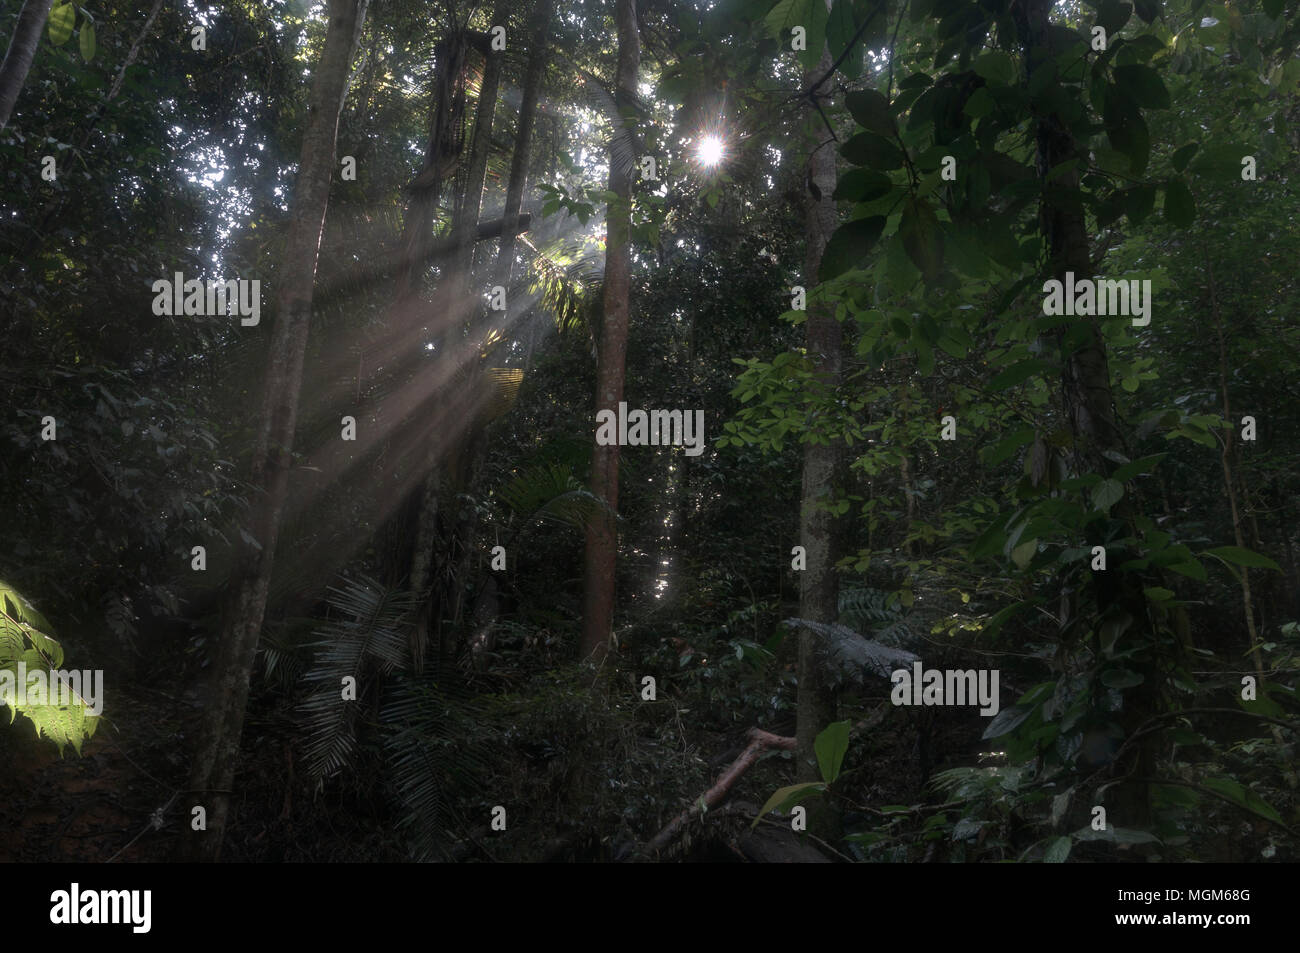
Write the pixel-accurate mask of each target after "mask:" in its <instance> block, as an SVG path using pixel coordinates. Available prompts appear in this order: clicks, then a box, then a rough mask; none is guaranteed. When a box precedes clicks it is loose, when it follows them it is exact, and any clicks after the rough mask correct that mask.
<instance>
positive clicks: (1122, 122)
mask: <svg viewBox="0 0 1300 953" xmlns="http://www.w3.org/2000/svg"><path fill="white" fill-rule="evenodd" d="M1102 121H1103V123H1104V124H1105V127H1106V138H1107V139H1108V140H1109V141H1110V145H1111V148H1112V149H1114V150H1115V151H1116V152H1122V153H1124V155H1126V156H1128V160H1129V167H1130V168H1131V170H1132V172H1133V174H1134V175H1141V174H1142V173H1143V172H1145V171H1146V167H1147V162H1148V161H1149V159H1150V157H1151V133H1150V131H1149V130H1148V129H1147V124H1146V120H1145V119H1143V118H1142V112H1141V110H1139V109H1138V107H1137V104H1136V103H1134V102H1133V100H1132V99H1131V98H1130V97H1129V96H1128V95H1126V94H1125V92H1124V91H1123V90H1122V89H1121V88H1120V87H1118V86H1110V87H1108V88H1107V90H1106V106H1105V108H1104V109H1103V110H1102Z"/></svg>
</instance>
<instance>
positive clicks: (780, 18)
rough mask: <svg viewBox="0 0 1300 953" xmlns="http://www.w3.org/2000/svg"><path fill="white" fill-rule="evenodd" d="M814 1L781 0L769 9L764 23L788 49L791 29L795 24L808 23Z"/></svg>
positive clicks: (804, 24)
mask: <svg viewBox="0 0 1300 953" xmlns="http://www.w3.org/2000/svg"><path fill="white" fill-rule="evenodd" d="M812 3H813V0H779V2H778V3H777V4H776V6H774V7H772V9H771V10H769V11H768V14H767V16H765V17H763V24H764V25H765V26H766V27H767V28H768V30H769V31H770V32H771V34H772V35H773V36H775V37H776V38H777V40H778V41H781V42H782V43H784V44H785V48H786V49H789V48H790V46H789V44H790V29H791V28H792V27H794V26H807V25H808V19H809V11H810V10H811V9H812Z"/></svg>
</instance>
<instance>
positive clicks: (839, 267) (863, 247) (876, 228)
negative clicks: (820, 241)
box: [817, 215, 885, 281]
mask: <svg viewBox="0 0 1300 953" xmlns="http://www.w3.org/2000/svg"><path fill="white" fill-rule="evenodd" d="M884 230H885V217H884V216H883V215H873V216H872V217H871V218H857V219H854V220H853V221H851V222H845V223H844V224H843V225H841V226H840V227H839V228H837V229H835V231H834V232H833V233H832V234H831V239H830V241H828V242H827V243H826V249H825V251H823V252H822V260H821V266H820V268H819V270H818V273H817V277H818V280H819V281H827V280H829V279H831V278H834V277H836V276H837V275H842V274H843V273H844V272H846V271H848V270H849V269H850V268H864V267H866V264H867V255H868V253H869V252H870V251H871V249H872V248H873V247H874V246H875V244H876V242H878V241H879V240H880V233H881V232H883V231H884Z"/></svg>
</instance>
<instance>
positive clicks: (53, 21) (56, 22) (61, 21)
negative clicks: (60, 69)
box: [48, 3, 77, 46]
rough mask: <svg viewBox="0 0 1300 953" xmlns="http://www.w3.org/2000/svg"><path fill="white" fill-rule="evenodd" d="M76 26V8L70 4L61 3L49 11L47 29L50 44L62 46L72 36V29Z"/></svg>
mask: <svg viewBox="0 0 1300 953" xmlns="http://www.w3.org/2000/svg"><path fill="white" fill-rule="evenodd" d="M76 24H77V8H76V7H75V6H73V5H72V4H71V3H61V4H59V5H58V6H57V7H55V8H54V9H53V10H51V11H50V19H49V23H48V29H49V32H50V42H51V43H53V44H54V45H55V46H62V45H63V44H64V43H67V42H68V38H69V37H71V36H72V28H73V27H74V26H76Z"/></svg>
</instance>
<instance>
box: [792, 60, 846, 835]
mask: <svg viewBox="0 0 1300 953" xmlns="http://www.w3.org/2000/svg"><path fill="white" fill-rule="evenodd" d="M830 67H831V57H830V51H829V50H827V49H823V50H822V56H821V60H820V62H818V64H817V66H816V68H815V69H813V70H810V71H808V72H807V73H805V75H804V85H805V86H810V85H812V83H813V82H816V80H817V79H818V78H820V77H821V76H823V75H824V74H825V73H826V72H827V71H828V70H829V69H830ZM814 95H819V94H814ZM807 115H808V116H809V120H808V121H809V122H810V123H813V124H815V129H816V130H817V131H816V134H815V139H814V141H815V142H817V143H818V144H817V145H815V146H814V147H813V149H812V153H811V154H810V155H809V157H808V180H809V182H811V183H812V184H813V185H815V186H816V187H817V189H818V190H820V193H821V194H820V196H818V197H814V194H813V192H812V191H811V190H807V194H806V196H805V198H806V200H807V208H806V214H805V219H804V235H805V239H806V248H805V251H804V268H803V272H804V274H803V280H804V286H805V288H807V289H808V291H810V292H811V291H812V289H813V286H814V285H815V284H816V283H817V272H818V270H819V269H820V268H821V261H822V252H824V251H825V250H826V243H827V242H828V241H829V240H830V236H831V233H832V232H833V231H834V230H835V222H836V214H835V201H834V199H832V198H831V196H832V195H833V194H834V192H835V151H834V142H833V140H831V139H830V132H829V130H827V129H826V128H825V127H824V126H823V125H822V123H821V119H820V115H819V114H818V112H817V110H816V109H815V108H813V107H812V106H811V105H810V106H809V108H808V110H807ZM806 327H807V330H806V334H807V338H806V340H807V347H808V356H809V358H810V359H811V360H812V362H813V366H814V369H815V373H816V375H817V377H818V378H819V379H820V381H821V383H822V386H823V387H824V388H825V389H826V390H827V391H833V390H834V389H835V388H836V387H838V386H839V383H840V378H841V374H842V370H841V368H842V363H843V355H842V345H843V329H842V328H841V327H840V323H839V321H837V320H835V315H834V313H833V312H832V311H830V310H829V309H827V308H826V307H825V306H824V305H820V304H813V303H810V304H809V305H808V320H807V326H806ZM841 456H842V450H841V449H840V448H839V447H838V446H837V445H835V444H815V443H806V444H804V451H803V488H802V494H801V506H800V515H799V540H798V542H799V545H800V546H803V547H804V549H805V552H806V554H807V568H806V569H805V570H804V571H803V572H801V573H800V574H799V616H800V618H803V619H808V620H810V621H813V622H822V623H827V624H829V623H833V622H834V621H835V620H836V618H837V617H838V616H839V579H838V577H837V576H836V572H835V562H836V560H837V559H838V557H839V553H838V548H839V547H838V539H837V537H838V535H839V534H838V532H837V525H836V523H837V521H836V520H835V518H834V517H833V516H832V515H831V514H830V513H829V512H828V511H827V510H826V509H825V508H824V507H823V505H822V504H824V503H827V502H829V501H830V498H831V496H832V494H833V493H834V489H835V479H836V475H837V473H838V472H839V470H840V458H841ZM817 639H818V636H817V635H816V634H815V633H814V632H812V631H810V630H809V629H806V628H804V629H800V630H799V689H798V695H797V699H796V728H795V739H796V740H797V742H798V750H797V752H796V755H795V757H796V762H797V764H796V768H795V778H796V780H798V781H818V780H820V779H821V774H820V771H819V769H818V767H817V755H816V752H815V751H814V748H813V744H814V741H815V739H816V738H817V735H818V734H819V733H820V732H821V731H822V729H824V728H825V727H826V726H827V725H828V724H829V723H830V722H831V721H833V720H834V718H835V710H836V700H835V695H834V693H833V692H831V691H830V690H829V689H828V688H827V686H826V685H824V684H823V679H822V677H821V673H820V671H819V669H818V667H817V663H816V659H815V649H816V644H817ZM807 807H808V808H809V820H810V822H811V823H810V825H809V829H810V830H812V831H814V832H815V833H819V834H821V835H823V836H825V835H828V834H829V835H831V836H834V834H835V830H834V829H835V826H836V822H835V818H834V814H833V812H832V811H830V810H829V809H828V806H827V803H826V802H825V801H824V800H822V799H816V800H814V801H811V802H810V803H809V804H808V805H807Z"/></svg>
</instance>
